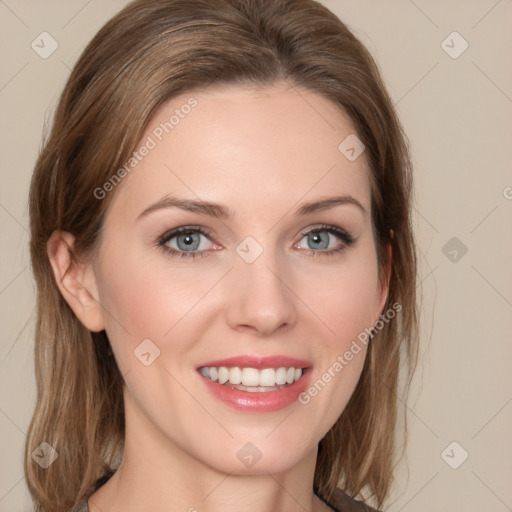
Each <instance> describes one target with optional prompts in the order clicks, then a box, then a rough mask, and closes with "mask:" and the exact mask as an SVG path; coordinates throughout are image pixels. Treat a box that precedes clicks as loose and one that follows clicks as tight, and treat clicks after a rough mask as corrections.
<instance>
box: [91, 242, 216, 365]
mask: <svg viewBox="0 0 512 512" xmlns="http://www.w3.org/2000/svg"><path fill="white" fill-rule="evenodd" d="M121 254H123V256H121ZM160 260H161V261H162V263H163V264H160V263H159V261H160ZM114 262H115V263H114ZM98 275H99V279H98V293H99V301H100V304H101V305H102V308H103V310H104V315H105V324H106V331H107V334H108V336H109V339H110V341H111V343H112V346H113V348H114V350H115V351H117V353H118V355H119V356H120V357H121V358H122V357H123V353H126V354H130V353H131V352H132V351H133V350H134V349H135V347H137V346H138V345H139V344H140V343H141V342H142V340H144V339H150V340H152V341H153V342H154V343H155V344H156V345H157V346H158V347H159V348H160V349H163V348H164V347H165V345H168V344H169V341H170V340H171V339H172V338H173V334H174V333H176V332H181V331H182V330H183V328H184V327H186V326H187V325H189V324H190V318H191V317H193V316H194V315H197V314H198V313H200V309H201V308H200V301H201V298H202V297H203V296H205V295H206V294H207V293H208V291H209V290H210V289H211V288H212V286H213V285H214V284H215V283H216V281H218V279H219V276H221V275H222V272H221V273H220V274H219V272H218V271H213V270H212V271H210V272H208V271H201V272H198V271H197V268H194V266H193V265H191V264H190V263H189V264H180V263H178V264H176V263H172V265H170V264H169V262H168V261H167V260H166V259H165V258H164V257H162V258H159V259H158V261H157V262H155V256H154V254H147V255H144V254H140V253H139V254H138V255H133V257H131V256H130V255H129V254H128V251H119V252H118V253H117V254H116V253H115V252H114V251H109V252H108V258H105V259H104V261H103V264H102V266H101V268H100V269H99V271H98ZM187 348H188V345H187V338H186V337H180V343H178V344H177V347H176V349H177V350H178V351H183V352H184V351H186V350H187ZM173 350H174V349H173Z"/></svg>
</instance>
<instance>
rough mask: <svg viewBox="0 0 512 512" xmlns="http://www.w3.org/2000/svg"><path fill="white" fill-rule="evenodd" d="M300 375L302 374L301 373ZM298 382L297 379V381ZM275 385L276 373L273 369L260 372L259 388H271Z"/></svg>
mask: <svg viewBox="0 0 512 512" xmlns="http://www.w3.org/2000/svg"><path fill="white" fill-rule="evenodd" d="M299 371H301V370H299ZM301 374H302V372H301ZM297 380H299V379H297ZM275 383H276V371H275V370H274V368H264V369H263V370H260V382H259V384H260V386H273V385H274V384H275Z"/></svg>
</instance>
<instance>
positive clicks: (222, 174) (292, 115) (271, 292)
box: [48, 83, 387, 512]
mask: <svg viewBox="0 0 512 512" xmlns="http://www.w3.org/2000/svg"><path fill="white" fill-rule="evenodd" d="M190 96H193V97H194V98H196V100H197V101H198V106H197V107H196V108H195V109H193V110H192V111H191V113H190V114H188V115H187V116H186V117H185V118H184V119H182V120H180V124H179V125H177V126H176V127H175V128H174V130H173V131H172V132H171V133H170V134H168V135H165V136H164V138H163V140H162V141H161V142H159V143H158V145H157V147H156V148H154V149H152V150H151V151H150V153H149V154H148V155H147V156H146V157H145V158H144V159H143V160H142V161H141V162H140V163H139V164H138V165H137V167H136V168H135V169H134V170H133V171H132V172H131V173H130V174H129V175H128V176H127V177H126V178H125V179H124V180H123V182H122V183H121V184H120V185H118V186H117V188H116V190H114V191H112V192H110V194H113V197H112V202H111V204H110V205H109V210H108V213H107V215H106V219H105V224H104V231H103V233H102V237H101V240H100V244H99V247H98V249H97V251H96V252H95V253H94V254H93V255H92V256H91V257H89V258H87V259H86V258H84V259H82V261H80V262H78V263H76V264H73V265H71V264H70V260H69V253H68V247H69V246H71V245H72V244H73V237H72V236H71V235H70V234H69V233H62V232H56V233H54V236H53V237H52V239H51V241H50V243H49V245H48V252H49V256H50V260H51V262H52V266H53V268H54V272H55V276H56V279H57V282H58V283H59V287H60V289H61V292H62V294H63V296H64V297H65V298H66V300H67V301H68V303H69V304H70V306H71V307H72V309H73V310H74V312H75V313H76V315H77V316H78V318H79V319H80V320H81V321H82V322H83V324H84V325H85V326H86V327H87V328H89V329H90V330H92V331H99V330H102V329H105V330H106V332H107V334H108V337H109V340H110V342H111V345H112V349H113V352H114V356H115V358H116V360H117V362H118V365H119V368H120V370H121V373H122V374H123V376H124V378H125V388H124V400H125V409H126V426H127V432H126V441H125V453H124V459H123V462H122V465H121V467H120V468H119V470H118V471H117V472H116V474H115V475H114V476H113V477H112V478H111V480H110V481H109V482H108V483H106V484H105V485H104V486H103V487H102V488H100V489H99V490H98V491H97V492H95V493H94V494H93V495H92V496H91V498H90V499H89V502H88V504H89V508H90V510H91V512H121V511H122V512H139V511H140V510H152V511H154V512H160V511H161V512H164V511H165V512H169V511H190V512H192V511H193V510H194V508H195V509H196V510H197V511H200V512H202V511H209V512H216V511H222V512H232V511H233V512H234V511H240V510H244V511H246V512H252V511H261V510H279V511H296V510H301V511H304V510H306V511H315V512H318V511H320V510H327V507H326V506H325V504H324V503H323V502H321V501H320V500H319V499H318V498H317V497H316V496H314V494H313V477H314V469H315V463H316V456H317V445H318V442H319V441H320V440H321V439H322V437H323V436H324V435H325V434H326V433H327V431H328V430H329V429H330V428H331V427H332V425H333V424H334V423H335V421H336V419H337V418H338V417H339V415H340V414H341V412H342V411H343V409H344V407H345V406H346V404H347V402H348V400H349V398H350V396H351V394H352V392H353V390H354V388H355V386H356V384H357V381H358V379H359V376H360V373H361V370H362V367H363V363H364V357H365V354H366V349H365V347H364V346H362V349H363V350H362V351H361V352H359V354H357V355H355V356H354V358H353V359H352V361H350V363H349V364H347V365H346V366H345V367H344V369H343V371H341V372H339V373H337V374H336V376H335V378H333V379H332V380H331V382H329V383H328V384H327V385H326V386H325V388H324V389H323V390H322V391H321V392H320V393H318V395H317V396H315V397H313V398H311V400H310V402H309V403H308V404H307V405H302V404H299V403H294V404H293V405H292V406H290V407H288V408H286V409H284V410H280V411H275V412H264V413H255V412H243V411H237V410H234V409H231V408H230V407H228V406H227V405H225V404H223V403H221V402H219V401H217V400H216V399H215V398H213V397H212V396H211V394H210V393H209V392H208V391H207V390H206V388H205V386H204V384H203V382H202V381H201V377H200V376H199V375H198V373H197V371H196V370H195V368H196V367H197V366H198V365H199V364H201V363H202V362H206V361H209V360H214V359H221V358H227V357H232V356H236V355H243V354H254V355H255V354H257V355H264V356H266V355H276V354H280V355H288V356H292V357H298V358H301V359H306V360H309V361H311V363H312V365H313V376H312V380H311V382H315V381H316V380H317V379H318V378H319V377H320V376H321V375H322V373H323V372H324V371H326V370H327V369H328V368H329V367H331V366H332V365H333V363H334V362H335V361H336V359H337V357H338V356H339V355H342V354H344V353H345V351H346V350H348V349H349V347H350V345H351V343H352V341H353V340H354V339H356V336H357V335H358V334H359V333H360V332H361V331H363V330H364V329H365V328H368V327H370V326H372V325H373V324H374V323H375V322H376V320H377V319H378V317H379V315H380V314H381V312H382V308H383V306H384V303H385V300H386V295H387V284H386V283H384V284H382V285H381V281H380V280H379V275H378V266H377V257H376V249H375V243H374V238H373V234H372V225H371V216H370V208H371V190H370V182H369V177H368V176H369V169H368V166H367V162H366V160H365V158H364V153H363V155H361V156H360V157H359V158H357V159H356V160H355V161H349V160H348V159H347V158H345V156H344V155H343V154H342V153H341V152H340V151H339V150H338V145H339V144H340V142H341V141H342V140H344V139H345V138H346V137H347V136H348V135H349V134H355V133H356V131H355V129H354V126H353V124H352V122H351V121H350V119H349V118H348V116H346V115H345V114H343V113H342V112H341V111H340V110H339V109H338V108H337V107H336V105H334V104H333V103H331V102H330V101H328V100H327V99H325V98H323V97H321V96H320V95H318V94H316V93H313V92H311V91H307V90H304V89H300V88H293V87H290V86H288V85H287V84H284V83H279V84H275V85H273V86H268V87H264V88H259V89H255V88H241V87H240V86H238V87H236V88H234V87H227V86H223V87H217V88H210V89H207V90H205V91H203V92H197V93H194V94H185V95H183V96H180V97H176V98H173V99H172V100H171V101H169V102H168V103H166V104H165V105H164V106H162V107H161V108H160V109H159V110H158V112H157V113H156V115H155V117H154V118H153V120H152V121H151V123H150V124H149V126H148V128H147V132H146V134H145V135H144V136H143V138H142V140H141V144H142V142H143V141H144V140H146V137H147V135H151V133H152V130H154V128H155V127H157V126H158V125H159V123H160V122H163V121H165V120H168V119H169V117H170V115H172V113H173V111H174V109H176V108H179V107H180V106H181V105H183V104H184V103H185V102H186V101H187V99H188V98H189V97H190ZM166 194H173V195H176V196H180V197H184V198H187V199H194V200H196V199H199V198H200V199H202V200H206V201H212V202H217V203H221V204H223V205H225V206H226V207H227V208H229V210H230V211H232V213H233V217H232V218H230V219H218V218H214V217H212V216H209V215H205V214H200V213H192V212H188V211H184V210H181V209H178V208H162V209H158V210H155V211H153V212H152V213H150V214H148V215H145V216H143V217H142V218H141V219H139V220H138V219H137V217H138V216H139V214H140V213H141V212H143V211H144V210H145V209H146V208H148V206H150V205H152V204H153V203H155V202H156V201H158V200H159V199H161V198H162V197H163V196H165V195H166ZM338 195H349V196H351V197H352V198H354V199H356V200H357V201H358V202H359V203H360V204H361V205H362V207H363V208H364V210H365V211H363V210H362V209H360V208H358V207H357V206H355V205H353V204H345V205H338V206H335V207H332V208H329V209H326V210H324V211H320V212H316V213H311V214H309V215H306V216H299V215H297V214H296V213H295V210H296V209H297V208H298V207H299V206H300V205H301V204H303V203H305V202H310V201H316V200H320V199H325V198H328V197H332V196H338ZM319 224H327V225H330V226H335V227H340V228H343V229H345V230H346V231H348V232H349V233H350V234H351V235H352V236H353V237H354V239H355V242H354V243H353V244H352V245H350V246H345V247H344V250H343V251H341V252H339V253H334V252H331V253H330V254H327V252H328V251H329V250H331V251H332V249H333V248H338V247H340V246H343V245H344V242H343V241H342V240H341V239H339V238H338V237H337V236H336V235H329V234H328V233H326V232H325V231H324V232H323V233H324V234H323V236H324V237H327V238H328V240H329V246H328V249H324V250H321V248H320V249H319V248H318V247H317V245H315V244H314V243H312V242H311V241H309V239H308V236H307V235H306V236H304V235H303V233H304V232H306V231H309V230H311V229H312V228H315V227H317V226H318V225H319ZM179 226H203V227H205V228H207V229H208V230H210V232H211V234H212V236H211V237H210V238H206V237H204V236H200V235H195V236H196V237H197V238H200V240H201V246H200V249H199V250H204V251H205V253H206V256H205V257H197V258H194V259H192V258H178V257H176V256H172V255H169V254H167V253H165V252H164V251H163V250H162V248H161V247H158V242H157V240H158V238H159V237H160V236H161V235H162V234H163V233H165V232H166V231H168V230H170V229H172V228H176V227H179ZM247 236H251V237H253V238H254V239H255V240H256V241H257V242H258V243H259V244H260V246H261V247H262V248H263V252H262V254H261V255H260V256H259V257H258V258H257V259H256V260H255V261H254V262H253V263H247V262H246V261H244V259H242V258H241V257H240V256H239V255H238V254H237V252H236V248H237V246H238V245H239V244H240V242H242V241H243V240H244V239H245V238H246V237H247ZM197 238H196V240H197ZM173 241H174V242H169V243H171V245H172V247H174V248H175V249H176V247H178V246H177V240H176V238H174V239H173ZM179 247H181V248H183V243H181V245H180V246H179ZM315 251H316V255H315V254H313V253H314V252H315ZM148 338H149V339H151V340H152V342H153V343H154V344H155V345H156V346H157V347H158V348H159V350H160V356H159V357H158V358H157V359H155V360H154V362H153V363H152V364H151V365H150V366H145V365H143V364H142V363H141V362H140V361H139V359H137V358H136V357H134V353H133V351H134V350H135V349H136V347H137V346H138V345H139V344H140V343H141V341H142V340H144V339H148ZM247 442H251V443H253V444H254V445H255V446H256V447H257V448H258V450H259V451H260V452H261V459H260V460H259V461H258V462H257V463H256V464H254V465H253V466H252V467H246V466H245V465H244V464H242V463H241V461H240V460H239V458H238V457H237V452H238V451H239V450H240V449H241V448H242V447H243V446H244V445H245V444H246V443H247ZM192 507H194V508H192Z"/></svg>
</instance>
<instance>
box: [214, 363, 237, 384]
mask: <svg viewBox="0 0 512 512" xmlns="http://www.w3.org/2000/svg"><path fill="white" fill-rule="evenodd" d="M210 371H211V368H210ZM229 382H230V383H231V384H241V383H242V370H240V368H238V366H235V367H234V368H230V369H229Z"/></svg>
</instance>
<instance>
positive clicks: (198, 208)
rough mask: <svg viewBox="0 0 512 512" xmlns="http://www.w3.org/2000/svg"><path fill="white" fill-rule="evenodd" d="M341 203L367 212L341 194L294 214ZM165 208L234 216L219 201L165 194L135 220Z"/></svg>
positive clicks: (349, 197) (304, 207) (361, 206)
mask: <svg viewBox="0 0 512 512" xmlns="http://www.w3.org/2000/svg"><path fill="white" fill-rule="evenodd" d="M341 205H352V206H355V207H357V208H358V209H359V210H361V211H362V212H363V213H364V214H366V213H367V212H366V209H365V208H364V206H363V205H362V204H361V203H360V202H359V201H358V200H357V199H355V198H354V197H352V196H350V195H342V196H335V197H329V198H326V199H321V200H319V201H311V202H309V203H304V204H302V205H301V206H300V207H299V208H297V210H296V211H295V214H296V215H299V216H305V215H310V214H312V213H317V212H320V211H323V210H328V209H330V208H334V207H335V206H341ZM166 208H180V209H182V210H186V211H189V212H193V213H200V214H203V215H209V216H211V217H215V218H218V219H229V218H232V217H234V212H233V211H232V210H230V209H229V208H227V207H226V206H224V205H222V204H219V203H213V202H210V201H203V200H200V199H199V200H195V199H184V198H183V199H182V198H179V197H175V196H171V195H166V196H164V197H162V198H161V199H159V200H158V201H157V202H156V203H153V204H152V205H150V206H148V207H147V208H146V209H145V210H144V211H143V212H142V213H141V214H140V215H139V216H138V217H137V220H139V219H141V218H143V217H146V216H147V215H149V214H150V213H152V212H154V211H157V210H161V209H166Z"/></svg>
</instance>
